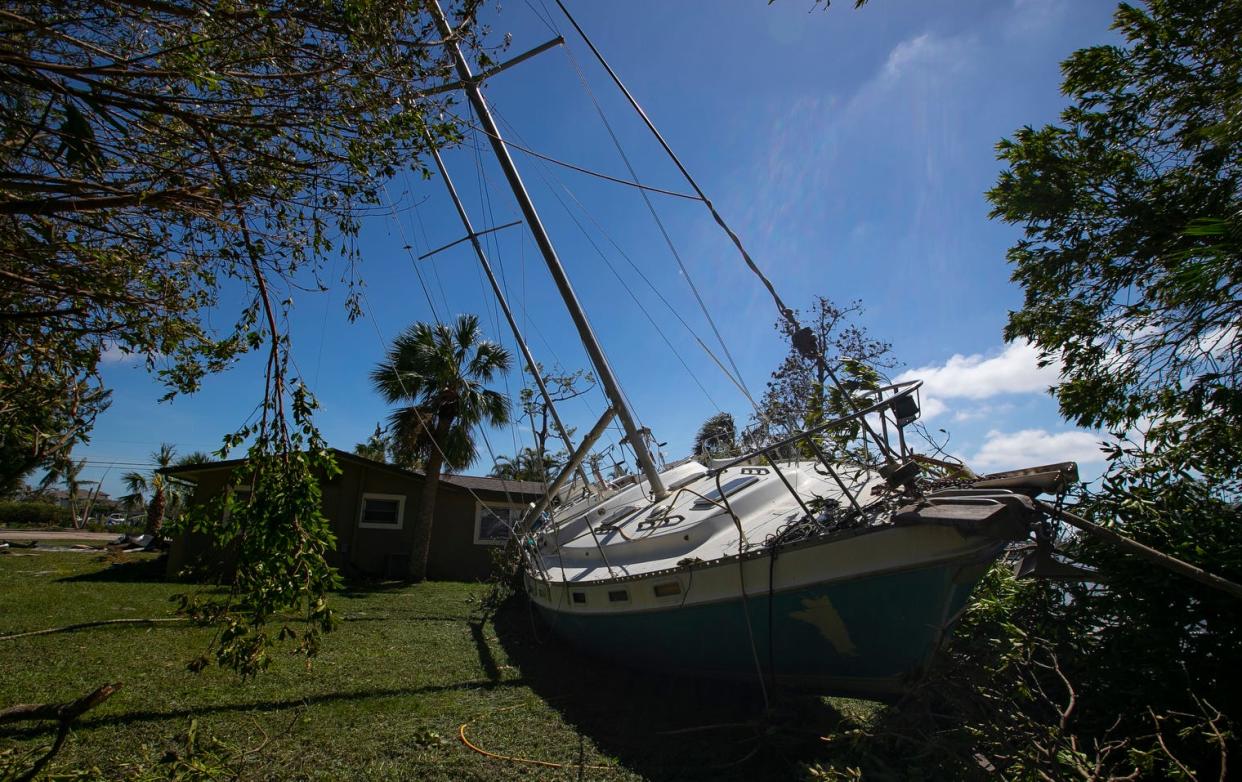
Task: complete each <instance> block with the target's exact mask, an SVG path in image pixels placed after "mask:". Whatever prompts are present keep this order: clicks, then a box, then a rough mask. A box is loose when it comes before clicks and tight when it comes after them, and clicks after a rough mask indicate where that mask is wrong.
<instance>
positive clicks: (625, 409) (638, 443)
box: [428, 0, 668, 499]
mask: <svg viewBox="0 0 1242 782" xmlns="http://www.w3.org/2000/svg"><path fill="white" fill-rule="evenodd" d="M428 8H429V9H430V10H431V15H432V16H433V17H434V19H435V23H436V27H437V28H438V29H439V31H440V35H441V37H443V38H444V40H445V41H447V44H446V45H447V46H448V48H449V51H450V52H452V54H453V60H454V63H455V64H456V66H457V75H458V77H459V78H460V79H461V81H462V89H463V90H464V91H465V93H466V97H467V98H469V99H470V103H471V105H472V106H474V111H475V113H476V114H478V116H479V122H480V123H482V125H483V130H484V131H485V132H486V134H487V140H488V141H489V142H490V143H491V145H492V152H493V153H495V155H496V159H497V161H498V162H499V163H500V168H501V170H503V171H504V173H505V178H506V179H507V180H508V181H509V187H510V188H512V189H513V195H514V197H515V198H516V199H517V202H518V206H519V207H521V209H522V214H523V216H524V217H525V218H526V224H527V225H528V226H530V231H531V233H532V234H533V235H534V237H535V244H536V245H538V247H539V252H540V253H541V254H542V255H543V260H544V262H545V263H546V264H547V266H548V271H549V272H551V274H552V279H553V280H554V281H555V282H556V287H557V289H558V290H559V291H560V294H561V298H562V299H564V301H565V307H566V309H568V310H569V316H570V317H571V318H572V319H573V321H574V326H575V327H576V328H577V329H578V336H579V337H580V338H581V339H582V344H583V347H585V348H586V351H587V355H588V356H589V357H590V359H591V364H592V366H594V368H595V373H596V374H597V375H599V379H600V384H601V385H603V387H604V393H605V394H606V395H607V396H608V400H609V402H611V404H612V407H613V409H614V410H615V411H616V413H617V418H619V419H620V420H621V426H622V428H624V429H625V436H626V439H627V440H628V441H629V443H630V447H632V448H633V449H634V455H635V457H636V458H637V459H638V464H639V466H640V467H641V468H642V471H643V475H644V477H646V479H647V484H648V486H650V487H651V491H652V493H653V494H654V495H655V497H656V499H662V498H663V497H665V496H667V495H668V490H667V489H666V488H664V482H663V481H661V480H660V473H659V471H658V470H657V469H656V465H655V460H654V459H652V458H651V452H650V451H649V450H648V449H647V442H646V440H645V439H644V438H643V434H642V432H641V431H640V430H639V428H638V424H637V423H636V422H635V420H634V414H633V412H632V411H631V410H630V407H629V405H627V404H626V402H625V398H624V396H623V395H622V394H621V387H620V385H619V384H618V383H617V378H616V376H615V375H613V373H612V367H611V366H609V364H608V358H607V357H606V356H605V355H604V351H603V348H601V347H600V345H599V342H598V340H596V338H595V333H594V332H593V331H592V330H591V324H590V322H589V321H588V320H587V316H586V313H585V312H584V311H583V310H582V305H581V304H579V302H578V296H577V294H575V293H574V289H573V286H571V285H570V283H569V278H568V277H567V276H566V275H565V269H564V267H562V266H561V261H560V258H558V257H557V255H556V249H555V248H554V247H553V246H552V240H551V239H550V238H549V237H548V232H547V231H546V230H545V229H544V227H543V222H542V221H541V220H540V219H539V213H538V212H537V211H535V205H534V203H532V202H531V200H530V195H529V194H528V193H527V192H526V185H525V184H523V183H522V177H521V175H519V174H518V170H517V166H516V165H514V163H513V158H512V157H510V155H509V150H508V148H507V147H506V146H505V144H504V141H503V139H502V138H501V136H500V128H499V127H497V126H496V121H495V120H494V119H492V112H491V110H490V109H488V107H487V101H486V100H484V99H483V91H482V90H481V89H480V88H479V82H478V80H477V79H475V78H474V74H473V73H472V72H471V70H470V65H469V64H468V63H467V62H466V58H465V56H463V55H462V53H461V48H460V47H459V46H458V45H457V42H456V41H455V40H454V39H453V29H452V28H451V27H450V26H449V23H448V20H447V19H446V18H445V17H444V12H443V11H442V10H441V9H440V3H439V2H438V0H431V2H429V3H428Z"/></svg>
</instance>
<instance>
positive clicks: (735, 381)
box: [494, 112, 763, 417]
mask: <svg viewBox="0 0 1242 782" xmlns="http://www.w3.org/2000/svg"><path fill="white" fill-rule="evenodd" d="M494 113H495V114H496V116H497V118H498V119H499V120H500V121H501V122H503V123H504V124H505V127H506V128H508V130H509V132H510V133H512V134H514V135H515V136H517V137H518V138H521V133H519V132H518V130H517V129H516V128H515V127H514V126H513V124H512V123H510V122H509V121H508V120H506V119H505V118H504V116H503V115H501V114H500V113H499V112H494ZM544 182H545V184H548V180H547V178H546V177H544ZM557 182H558V183H559V184H560V186H561V188H562V189H563V190H564V191H565V193H566V194H567V195H568V196H569V197H570V198H571V199H573V201H574V202H575V203H576V204H578V207H579V209H581V210H582V213H583V214H584V215H586V217H587V219H589V220H590V221H591V223H592V224H594V226H595V228H596V230H598V231H599V232H600V234H601V235H602V236H603V237H604V238H605V239H607V240H608V243H609V244H611V245H612V246H613V247H614V248H615V249H616V250H617V253H618V254H619V255H620V256H621V257H622V258H624V259H625V261H626V263H628V264H629V265H630V267H631V268H632V269H633V270H634V272H635V274H637V275H638V277H639V279H641V280H642V281H643V282H645V283H646V284H647V287H648V288H650V289H651V291H652V293H654V294H655V295H656V297H657V298H658V299H660V301H661V302H662V303H663V304H664V306H665V308H667V309H668V311H669V313H670V314H672V316H673V317H674V318H676V319H677V321H678V322H679V323H681V325H682V327H683V328H685V329H686V331H687V332H688V333H689V334H690V336H692V337H693V338H694V340H695V342H697V343H698V345H699V347H700V348H701V349H702V350H703V352H704V353H706V354H707V356H708V358H710V359H711V360H712V362H713V363H714V364H715V365H716V366H717V367H718V368H719V369H720V371H721V372H722V373H723V374H724V376H725V377H727V378H728V379H729V382H731V383H732V384H733V385H734V386H735V387H736V388H737V389H738V391H739V392H741V394H742V396H743V397H745V398H746V400H747V401H748V402H750V404H751V407H753V408H754V409H755V411H756V413H757V414H758V415H760V416H761V417H763V412H762V410H761V409H760V407H759V405H758V404H756V402H755V400H754V399H753V398H752V397H751V395H750V391H749V389H748V388H747V387H746V385H745V384H744V383H743V382H741V380H740V378H738V377H734V376H733V373H731V372H730V371H729V369H728V368H727V367H726V366H725V365H724V362H722V361H721V360H720V358H719V357H718V356H717V355H716V354H715V353H714V352H713V351H712V349H711V348H710V347H708V345H707V343H706V342H704V341H703V338H702V337H700V336H699V334H698V332H696V331H695V330H694V328H693V327H692V326H691V325H690V324H689V323H688V322H686V319H685V318H683V317H682V316H681V313H680V312H678V311H677V309H676V308H675V307H674V306H673V305H672V304H671V303H670V302H669V300H668V299H667V298H666V297H665V296H664V294H663V293H661V292H660V289H659V288H658V287H656V285H655V283H653V282H652V281H651V279H650V278H649V277H648V276H647V275H646V273H644V272H643V270H642V269H641V268H639V266H638V264H637V263H635V262H634V259H633V258H632V257H630V255H629V253H627V252H626V251H625V249H624V248H622V247H621V245H620V244H619V243H618V242H617V240H616V239H614V238H613V237H612V235H611V234H610V233H608V230H607V229H606V228H604V226H603V225H602V224H601V223H600V222H599V220H597V219H596V218H595V215H594V214H593V213H592V212H591V210H590V209H588V208H587V206H586V204H584V203H582V201H581V200H580V199H579V198H578V196H577V195H575V194H574V192H573V191H572V190H571V189H570V188H569V186H568V185H566V184H564V183H563V182H561V181H560V180H559V179H558V180H557ZM549 188H551V185H549ZM554 195H555V193H554ZM562 206H564V205H563V204H562ZM726 350H727V348H726ZM717 409H719V408H717Z"/></svg>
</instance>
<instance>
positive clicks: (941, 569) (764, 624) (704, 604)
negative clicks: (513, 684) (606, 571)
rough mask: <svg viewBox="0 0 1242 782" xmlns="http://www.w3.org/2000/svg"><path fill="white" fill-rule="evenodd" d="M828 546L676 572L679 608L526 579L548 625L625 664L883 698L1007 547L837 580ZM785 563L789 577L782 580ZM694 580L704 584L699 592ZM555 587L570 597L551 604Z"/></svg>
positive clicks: (913, 668) (986, 546) (919, 664)
mask: <svg viewBox="0 0 1242 782" xmlns="http://www.w3.org/2000/svg"><path fill="white" fill-rule="evenodd" d="M958 542H959V543H962V542H963V541H961V539H960V538H959V539H958ZM834 546H835V547H836V548H838V549H842V551H840V552H837V554H838V555H840V554H844V555H845V556H847V557H848V551H846V550H845V549H849V548H850V546H849V545H843V543H832V542H825V543H822V544H819V546H818V548H817V547H816V546H810V547H805V548H804V549H802V550H800V551H798V552H794V553H793V554H790V555H786V554H783V553H778V560H777V562H775V563H773V562H772V561H771V556H770V555H765V556H759V557H754V558H750V559H748V560H746V561H744V562H738V561H736V560H735V561H733V562H732V563H724V564H716V565H714V566H712V567H704V568H701V569H700V572H699V573H698V574H697V575H696V574H695V573H694V572H691V571H692V570H693V569H692V568H687V569H686V572H685V573H679V574H678V579H679V580H678V583H679V584H681V585H683V586H684V587H685V591H684V592H683V593H682V594H681V597H680V598H679V599H678V598H676V597H675V598H674V599H677V600H678V602H677V603H676V604H675V605H667V606H645V607H643V608H641V609H638V610H625V609H624V608H620V609H616V610H608V609H603V610H598V609H597V610H588V609H589V608H590V606H589V605H584V604H576V603H574V601H573V599H572V598H573V593H574V592H575V591H579V590H581V589H583V587H582V586H581V585H580V584H562V585H550V584H542V585H540V584H533V583H532V584H531V585H530V586H531V587H532V590H533V591H532V595H533V596H534V597H535V603H536V605H537V606H538V607H539V610H540V612H541V614H542V615H543V616H544V618H545V619H546V620H547V622H548V623H549V625H550V626H551V627H552V628H553V630H554V632H556V633H557V634H558V635H560V636H561V637H563V638H564V639H566V640H567V641H569V642H571V643H572V644H574V645H575V646H577V647H579V648H581V649H582V650H584V651H586V652H588V653H590V654H593V655H597V656H600V657H603V658H606V659H609V660H613V661H616V662H620V663H622V664H625V665H628V666H632V667H637V668H645V669H651V670H655V671H660V672H663V673H670V674H675V675H684V676H694V677H708V678H721V679H733V680H739V681H751V682H756V681H757V679H758V676H759V675H760V674H759V672H760V671H762V673H763V675H764V676H765V679H766V681H767V682H775V683H776V684H779V685H783V686H788V687H793V688H798V689H804V690H811V691H816V692H822V693H836V694H848V695H861V696H867V697H878V698H888V697H893V696H895V695H898V694H900V693H901V692H902V691H903V690H904V689H905V688H906V686H907V684H908V683H909V682H910V681H911V680H912V678H913V677H915V676H917V675H918V673H919V672H920V671H921V670H922V669H923V668H924V667H925V666H926V664H927V663H928V662H929V661H930V658H931V657H932V655H933V654H934V653H935V651H936V650H937V648H939V646H940V644H941V643H942V642H943V640H944V638H945V637H946V635H947V633H948V632H949V630H950V629H951V627H952V625H953V623H954V622H955V621H956V619H957V617H958V615H959V614H960V613H961V611H962V610H963V608H964V606H965V605H966V601H967V599H968V598H969V596H970V593H971V591H972V590H973V589H974V587H975V585H976V584H977V582H978V580H979V578H980V577H981V576H982V575H983V573H984V572H985V571H986V569H987V567H988V566H989V565H990V564H991V562H992V561H994V560H995V558H996V556H997V555H998V554H999V553H1000V551H1001V549H1002V548H1003V546H1004V543H1003V542H998V541H995V540H987V539H978V538H976V539H975V540H974V541H971V542H968V543H967V545H964V546H962V545H958V546H954V547H953V551H952V553H951V554H950V555H948V556H946V557H942V558H938V559H934V560H923V561H905V562H892V563H889V564H890V566H889V567H888V568H875V569H872V570H871V573H870V574H868V575H863V574H858V573H854V574H850V575H848V576H845V577H838V578H833V577H832V575H831V574H832V573H833V572H834V570H835V572H837V573H838V574H839V575H841V569H839V568H833V567H831V563H832V562H833V560H837V559H839V558H840V557H839V556H834V553H833V551H832V549H833V547H834ZM854 548H858V546H857V545H856V546H854ZM945 553H948V552H945ZM782 559H784V560H786V561H782ZM798 560H802V562H801V563H800V562H799V561H798ZM816 563H818V564H820V565H821V566H822V567H821V568H820V573H819V578H818V579H814V578H809V579H808V578H807V577H806V574H805V573H802V574H799V573H798V572H797V571H799V570H803V571H804V570H806V569H807V567H808V566H810V567H811V568H813V567H814V565H815V564H816ZM799 565H801V567H799ZM782 569H784V570H786V571H794V572H792V573H791V575H790V577H788V578H786V579H782V578H781V571H782ZM877 570H878V571H880V572H877ZM712 571H716V572H714V573H713V572H712ZM765 574H772V578H771V581H769V580H768V579H767V578H765V577H764V576H765ZM730 576H732V579H731V580H732V582H733V584H734V585H735V588H734V589H733V590H732V596H728V592H729V591H730V590H729V585H728V583H727V580H729V579H730ZM799 576H801V577H799ZM696 577H698V578H699V583H700V584H701V585H702V586H701V588H699V589H698V592H699V593H700V594H699V595H697V596H696V594H695V593H696V587H695V582H694V579H695V578H696ZM713 578H714V579H715V581H716V582H717V583H716V584H715V585H713V584H712V581H713ZM662 579H663V583H669V581H668V579H669V575H668V574H663V575H654V576H651V577H647V578H639V579H631V580H628V581H625V582H624V584H625V586H626V587H627V588H628V590H629V591H630V592H633V593H635V595H637V594H640V593H643V592H644V591H645V590H648V589H651V588H652V587H653V586H654V585H655V584H657V583H661V580H662ZM783 580H784V582H785V583H782V581H783ZM743 582H745V583H744V584H743ZM790 582H793V583H790ZM769 583H771V585H772V589H771V590H769V588H768V585H769ZM743 586H745V588H743ZM605 588H607V587H606V586H605ZM562 592H563V593H565V594H566V597H567V599H558V597H559V596H558V594H557V593H562ZM743 595H744V596H743Z"/></svg>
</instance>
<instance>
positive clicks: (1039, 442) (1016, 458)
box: [966, 429, 1104, 471]
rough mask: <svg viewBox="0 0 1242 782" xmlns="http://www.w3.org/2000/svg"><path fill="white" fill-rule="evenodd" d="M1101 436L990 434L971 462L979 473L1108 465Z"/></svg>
mask: <svg viewBox="0 0 1242 782" xmlns="http://www.w3.org/2000/svg"><path fill="white" fill-rule="evenodd" d="M1100 444H1101V439H1100V437H1099V435H1094V434H1091V433H1090V432H1084V431H1081V430H1071V431H1068V432H1056V433H1052V432H1048V431H1045V430H1043V429H1023V430H1021V431H1019V432H1000V431H997V430H995V429H993V430H992V431H990V432H988V435H987V439H986V440H984V443H983V446H982V447H981V448H980V449H979V452H978V453H976V454H975V455H974V456H972V457H970V459H968V460H967V462H966V463H967V464H969V465H970V466H971V468H972V469H975V470H986V471H997V470H1015V469H1019V468H1022V467H1033V466H1035V465H1039V464H1052V463H1055V462H1078V463H1079V464H1095V463H1101V462H1103V461H1104V454H1103V453H1102V452H1101V451H1100Z"/></svg>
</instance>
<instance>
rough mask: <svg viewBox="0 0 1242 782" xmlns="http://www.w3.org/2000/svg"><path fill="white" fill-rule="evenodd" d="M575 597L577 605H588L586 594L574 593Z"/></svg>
mask: <svg viewBox="0 0 1242 782" xmlns="http://www.w3.org/2000/svg"><path fill="white" fill-rule="evenodd" d="M573 597H574V602H575V603H578V604H580V605H582V604H585V603H586V592H574V593H573Z"/></svg>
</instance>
